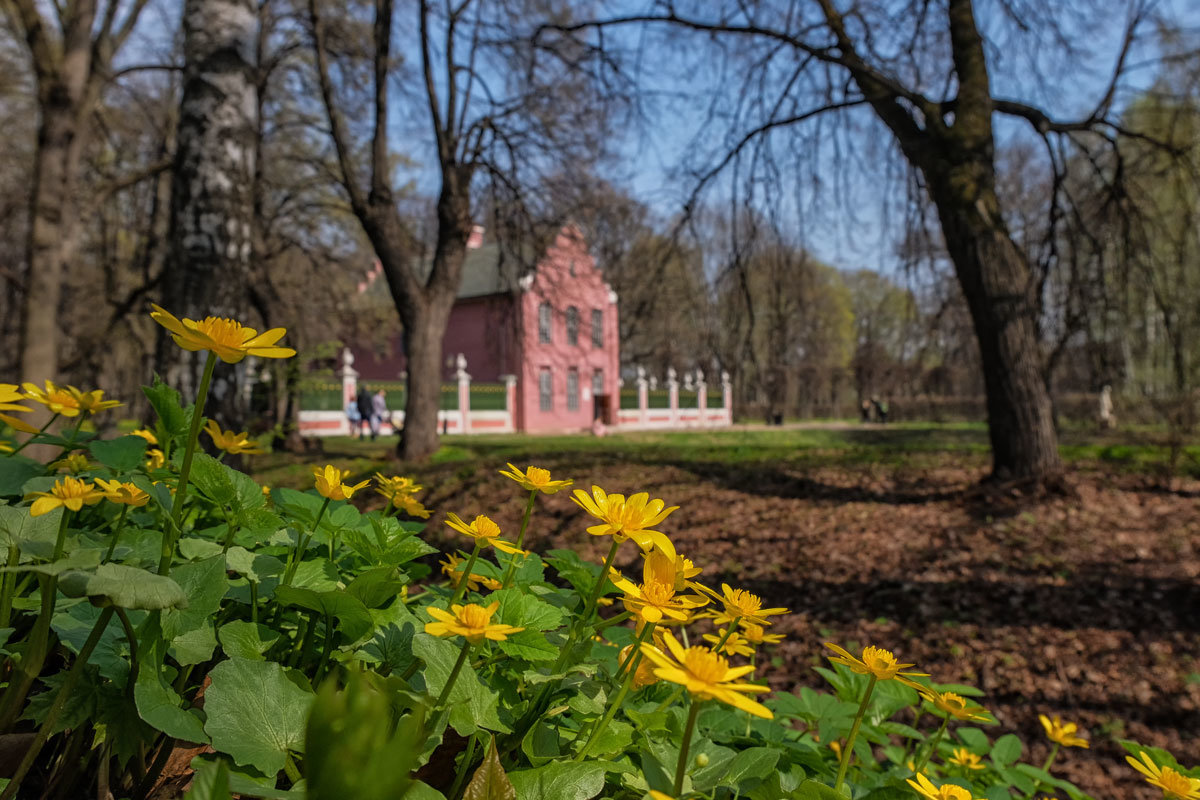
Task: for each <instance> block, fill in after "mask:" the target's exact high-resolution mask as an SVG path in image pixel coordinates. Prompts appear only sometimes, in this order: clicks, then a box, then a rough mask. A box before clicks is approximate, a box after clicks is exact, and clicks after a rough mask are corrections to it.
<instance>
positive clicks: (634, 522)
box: [571, 486, 679, 559]
mask: <svg viewBox="0 0 1200 800" xmlns="http://www.w3.org/2000/svg"><path fill="white" fill-rule="evenodd" d="M571 499H572V500H574V501H575V504H576V505H578V506H579V507H580V508H582V509H583V510H584V511H586V512H587V513H589V514H591V515H592V516H593V517H595V518H596V519H598V520H600V523H601V524H599V525H593V526H591V527H590V528H588V529H587V532H588V533H590V534H592V535H593V536H605V535H611V536H612V537H613V539H615V540H616V541H617V542H624V541H625V540H626V539H633V540H634V541H635V542H637V544H638V546H639V547H641V548H642V549H643V550H649V549H650V548H651V547H658V548H660V549H661V550H662V551H663V552H664V553H666V554H667V555H668V556H669V557H670V558H672V559H674V558H675V545H673V544H671V540H670V539H668V538H667V537H666V535H665V534H662V533H660V532H659V531H655V530H650V529H651V528H652V527H654V526H655V525H657V524H658V523H660V522H662V521H663V520H664V519H666V518H667V516H668V515H669V514H670V513H671V512H673V511H675V510H676V509H678V508H679V506H671V507H669V508H666V507H665V506H666V504H665V503H663V501H662V500H659V499H657V498H656V499H654V500H651V499H650V495H648V494H646V493H645V492H639V493H638V494H635V495H633V496H632V497H630V498H629V499H628V500H626V499H625V495H623V494H608V493H606V492H605V491H604V490H603V489H601V488H600V487H599V486H593V487H592V493H591V495H589V494H588V493H587V492H585V491H583V490H582V489H576V490H575V494H574V496H573V497H572V498H571Z"/></svg>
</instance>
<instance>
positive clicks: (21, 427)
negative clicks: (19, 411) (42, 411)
mask: <svg viewBox="0 0 1200 800" xmlns="http://www.w3.org/2000/svg"><path fill="white" fill-rule="evenodd" d="M0 422H3V423H4V424H5V425H7V426H8V427H10V428H12V429H13V430H14V431H20V432H21V433H38V429H37V428H35V427H34V426H33V425H30V424H29V423H28V422H26V421H25V420H23V419H21V418H19V417H14V416H13V415H12V414H0Z"/></svg>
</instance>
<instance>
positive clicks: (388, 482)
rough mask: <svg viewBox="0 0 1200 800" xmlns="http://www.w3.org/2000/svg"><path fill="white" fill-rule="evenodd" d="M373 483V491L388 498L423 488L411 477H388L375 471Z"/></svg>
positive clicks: (412, 492)
mask: <svg viewBox="0 0 1200 800" xmlns="http://www.w3.org/2000/svg"><path fill="white" fill-rule="evenodd" d="M375 483H376V484H377V487H376V489H375V491H377V492H379V493H380V494H381V495H383V496H384V497H386V498H387V499H389V500H394V499H395V498H396V497H397V496H401V495H410V494H416V493H417V492H419V491H421V490H422V489H424V488H425V487H424V486H418V485H417V482H416V481H414V480H413V479H412V478H408V477H402V476H400V475H395V476H393V477H391V478H388V477H386V476H384V475H383V473H380V472H376V473H375Z"/></svg>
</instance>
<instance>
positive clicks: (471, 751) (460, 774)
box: [447, 736, 479, 800]
mask: <svg viewBox="0 0 1200 800" xmlns="http://www.w3.org/2000/svg"><path fill="white" fill-rule="evenodd" d="M478 741H479V740H478V738H477V737H475V736H472V737H471V741H469V742H468V743H467V749H466V752H464V753H463V757H462V761H460V762H458V771H457V772H455V773H454V785H453V786H451V787H450V794H448V795H447V797H449V798H450V800H454V799H455V798H456V797H458V795H459V792H461V791H462V785H463V781H465V780H466V779H467V770H469V769H470V768H471V762H473V761H474V760H475V745H476V744H477V743H478Z"/></svg>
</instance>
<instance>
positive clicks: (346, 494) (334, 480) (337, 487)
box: [312, 464, 371, 500]
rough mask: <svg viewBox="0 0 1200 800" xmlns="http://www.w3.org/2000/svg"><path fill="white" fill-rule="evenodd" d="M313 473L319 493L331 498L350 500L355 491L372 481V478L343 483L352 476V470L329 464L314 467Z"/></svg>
mask: <svg viewBox="0 0 1200 800" xmlns="http://www.w3.org/2000/svg"><path fill="white" fill-rule="evenodd" d="M312 470H313V475H314V476H315V477H316V479H317V493H318V494H320V495H321V496H322V497H327V498H329V499H330V500H349V499H350V498H351V497H353V496H354V493H355V492H357V491H358V490H359V489H361V488H363V487H364V486H366V485H367V484H368V483H370V482H371V481H370V480H365V481H361V482H359V483H356V484H353V485H351V484H348V483H343V481H344V480H346V478H349V477H350V470H348V469H346V470H341V469H338V468H337V467H335V466H333V465H332V464H329V465H327V466H325V467H324V468H321V467H313V468H312Z"/></svg>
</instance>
